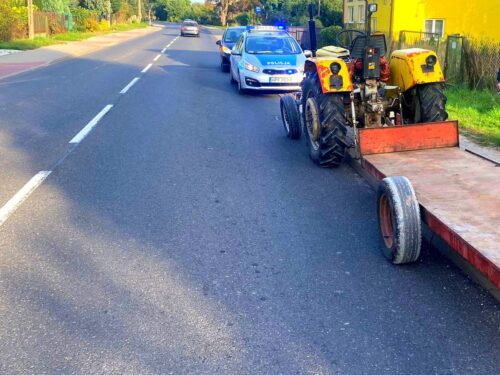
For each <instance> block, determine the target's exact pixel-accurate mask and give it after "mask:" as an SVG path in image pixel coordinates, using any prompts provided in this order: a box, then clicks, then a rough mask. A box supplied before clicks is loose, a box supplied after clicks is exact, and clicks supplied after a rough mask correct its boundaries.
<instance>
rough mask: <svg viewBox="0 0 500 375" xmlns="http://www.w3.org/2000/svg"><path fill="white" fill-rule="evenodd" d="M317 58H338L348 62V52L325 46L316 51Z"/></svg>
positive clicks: (343, 49)
mask: <svg viewBox="0 0 500 375" xmlns="http://www.w3.org/2000/svg"><path fill="white" fill-rule="evenodd" d="M316 56H317V57H338V58H339V59H343V60H346V61H347V60H349V50H347V49H345V48H342V47H336V46H325V47H323V48H320V49H318V50H317V51H316Z"/></svg>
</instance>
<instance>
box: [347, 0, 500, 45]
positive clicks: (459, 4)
mask: <svg viewBox="0 0 500 375" xmlns="http://www.w3.org/2000/svg"><path fill="white" fill-rule="evenodd" d="M369 2H370V3H377V4H378V12H377V13H375V14H374V18H375V19H376V21H375V25H374V26H376V27H374V29H376V30H377V31H382V32H384V33H386V34H387V35H389V34H390V31H391V30H392V37H393V39H395V40H398V39H399V33H400V31H402V30H407V31H419V32H423V31H425V20H426V19H442V20H444V34H445V35H444V36H445V37H446V36H448V35H452V34H460V35H464V36H471V37H473V38H477V39H490V40H494V41H497V42H500V0H371V1H369ZM363 3H364V0H353V1H348V0H344V24H345V26H346V27H350V26H351V25H350V24H348V23H347V22H348V13H347V8H348V7H349V6H354V17H355V20H358V19H359V16H358V13H357V12H358V5H359V4H363ZM392 7H394V9H392ZM391 11H392V12H393V13H392V28H391ZM355 26H359V25H355Z"/></svg>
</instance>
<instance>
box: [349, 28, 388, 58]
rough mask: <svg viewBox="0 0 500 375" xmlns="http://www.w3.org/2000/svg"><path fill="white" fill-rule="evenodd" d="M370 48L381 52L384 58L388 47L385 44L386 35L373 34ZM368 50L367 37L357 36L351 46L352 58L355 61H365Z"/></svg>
mask: <svg viewBox="0 0 500 375" xmlns="http://www.w3.org/2000/svg"><path fill="white" fill-rule="evenodd" d="M370 47H373V48H378V49H379V50H380V56H384V55H385V54H386V53H387V45H386V43H385V35H384V34H372V36H371V37H370ZM365 48H366V36H365V35H360V36H357V37H356V38H355V39H354V40H353V42H352V46H351V57H352V58H353V59H363V58H364V57H365Z"/></svg>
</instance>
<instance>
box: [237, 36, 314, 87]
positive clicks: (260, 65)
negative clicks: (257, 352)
mask: <svg viewBox="0 0 500 375" xmlns="http://www.w3.org/2000/svg"><path fill="white" fill-rule="evenodd" d="M305 60H306V55H305V54H304V52H303V51H302V48H300V46H299V44H298V43H297V41H296V40H295V39H294V38H293V37H292V36H290V34H288V33H287V32H286V31H284V30H281V29H279V28H272V27H265V28H263V27H258V28H257V27H256V28H251V29H249V30H247V31H245V32H243V33H242V34H241V35H240V37H239V39H238V41H237V42H236V44H235V46H234V47H233V49H232V50H231V58H230V69H229V70H230V71H229V76H230V80H231V83H237V84H238V91H239V92H240V93H244V92H245V91H246V90H280V91H293V90H299V89H300V83H301V82H302V79H303V77H304V63H305Z"/></svg>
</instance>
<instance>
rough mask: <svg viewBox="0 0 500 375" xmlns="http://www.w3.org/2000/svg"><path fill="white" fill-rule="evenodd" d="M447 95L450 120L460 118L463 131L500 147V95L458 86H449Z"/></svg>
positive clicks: (481, 140)
mask: <svg viewBox="0 0 500 375" xmlns="http://www.w3.org/2000/svg"><path fill="white" fill-rule="evenodd" d="M446 96H447V98H448V103H447V105H446V110H447V111H448V114H449V118H450V120H458V123H459V125H460V128H461V129H462V131H463V132H464V133H465V134H466V135H470V136H472V138H474V139H475V140H477V141H479V142H480V143H483V144H489V145H494V146H497V147H500V95H497V94H496V92H494V91H493V90H481V91H479V90H478V91H473V90H469V89H467V88H465V87H460V86H458V87H450V88H448V89H447V90H446Z"/></svg>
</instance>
